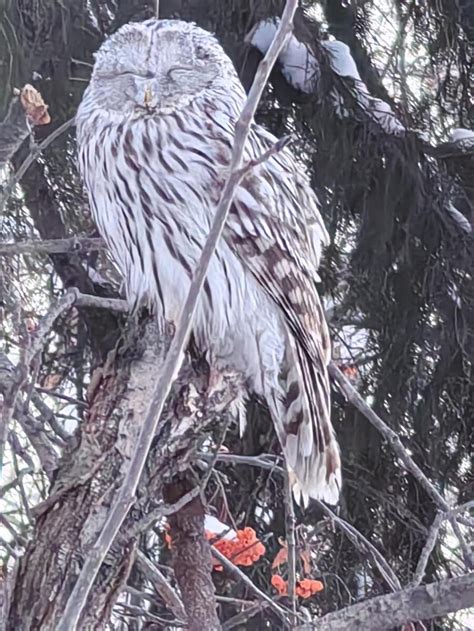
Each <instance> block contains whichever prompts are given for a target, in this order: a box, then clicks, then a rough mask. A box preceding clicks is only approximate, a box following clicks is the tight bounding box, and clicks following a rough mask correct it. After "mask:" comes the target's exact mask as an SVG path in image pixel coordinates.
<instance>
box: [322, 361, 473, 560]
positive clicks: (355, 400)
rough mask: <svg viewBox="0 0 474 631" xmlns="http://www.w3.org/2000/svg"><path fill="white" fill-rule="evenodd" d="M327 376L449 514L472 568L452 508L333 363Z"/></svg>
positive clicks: (469, 556)
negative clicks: (329, 376)
mask: <svg viewBox="0 0 474 631" xmlns="http://www.w3.org/2000/svg"><path fill="white" fill-rule="evenodd" d="M329 374H330V375H331V377H332V378H333V379H334V381H335V382H336V383H337V385H338V386H339V388H340V390H341V392H342V393H343V394H344V396H345V397H346V399H347V400H348V401H349V403H352V405H354V406H355V407H356V408H357V409H358V410H359V412H361V413H362V414H363V415H364V416H365V418H366V419H367V420H368V421H369V422H370V423H371V424H372V425H373V426H374V427H375V428H376V429H377V430H378V431H379V432H380V433H381V434H382V436H383V437H384V438H385V439H386V440H387V441H388V442H389V443H390V446H391V447H392V449H393V451H394V452H395V453H396V454H397V456H398V457H399V458H400V460H401V461H402V462H403V464H404V465H405V467H406V468H407V470H408V471H410V473H411V474H412V475H413V476H414V478H415V479H416V480H417V482H419V484H420V485H421V486H422V487H423V488H424V489H425V491H426V492H427V493H428V495H430V496H431V497H432V498H433V500H434V502H435V503H436V505H437V506H438V507H439V508H440V509H441V510H442V511H444V512H445V513H448V514H449V521H450V522H451V525H452V527H453V530H454V532H455V534H456V537H457V538H458V539H459V543H460V546H461V549H462V552H463V556H464V561H465V563H466V566H467V568H468V569H472V568H473V567H474V563H473V560H472V554H471V551H470V550H469V546H468V545H467V543H466V541H465V539H464V535H463V533H462V531H461V529H460V528H459V524H458V523H457V521H456V517H455V515H453V514H452V513H451V511H452V507H451V506H450V505H449V504H448V502H447V501H446V500H445V499H444V497H443V496H442V495H441V493H440V492H439V491H438V490H437V489H436V488H435V487H434V485H433V484H432V482H430V480H429V479H428V478H427V477H426V475H425V474H424V473H423V471H422V470H421V469H420V467H419V466H418V465H417V464H416V462H415V461H414V460H413V458H412V457H411V456H410V454H409V453H408V452H407V450H406V449H405V447H404V445H403V443H402V441H401V440H400V437H399V436H398V434H397V433H396V432H394V431H393V429H391V428H390V427H389V426H388V425H387V424H386V423H384V421H383V420H382V419H381V418H380V416H378V415H377V414H376V413H375V412H374V411H373V410H372V408H371V407H370V406H369V405H367V403H366V402H365V401H364V399H363V398H362V397H361V395H360V394H359V393H358V392H357V390H356V389H355V388H354V387H353V385H352V384H351V382H350V381H349V379H347V377H346V376H345V375H344V374H343V373H342V371H341V370H340V369H339V368H338V367H337V366H336V364H335V363H334V362H331V363H330V365H329Z"/></svg>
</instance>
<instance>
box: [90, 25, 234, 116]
mask: <svg viewBox="0 0 474 631" xmlns="http://www.w3.org/2000/svg"><path fill="white" fill-rule="evenodd" d="M236 79H237V76H236V72H235V69H234V67H233V65H232V62H231V61H230V59H229V58H228V57H227V55H226V54H225V53H224V51H223V49H222V47H221V46H220V44H219V43H218V42H217V40H216V39H215V38H214V36H213V35H211V34H210V33H208V32H207V31H205V30H203V29H201V28H199V27H198V26H196V25H195V24H191V23H188V22H182V21H180V20H148V21H146V22H141V23H132V24H127V25H126V26H124V27H122V28H121V29H120V30H119V31H117V33H115V34H114V35H112V36H111V37H110V38H109V39H108V40H107V41H106V42H104V44H103V45H102V46H101V48H100V49H99V51H98V53H97V54H96V62H95V65H94V70H93V73H92V77H91V83H90V86H89V89H88V92H89V95H88V96H90V97H93V99H94V102H95V103H96V105H98V106H99V107H101V108H104V109H107V110H110V111H114V112H117V113H120V114H129V113H131V112H134V111H137V112H138V113H139V112H140V108H142V109H143V111H150V109H151V110H153V111H158V112H166V111H176V110H179V109H181V108H183V107H185V106H186V105H188V104H189V103H190V101H192V100H193V99H194V98H196V97H197V96H199V95H200V94H202V93H203V92H205V91H206V90H210V91H212V90H213V89H216V88H217V89H222V88H223V87H225V86H226V85H227V87H229V82H230V81H231V82H232V81H235V80H236Z"/></svg>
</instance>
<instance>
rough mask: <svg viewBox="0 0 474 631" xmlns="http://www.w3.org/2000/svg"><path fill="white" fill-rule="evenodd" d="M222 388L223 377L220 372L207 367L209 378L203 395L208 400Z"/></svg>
mask: <svg viewBox="0 0 474 631" xmlns="http://www.w3.org/2000/svg"><path fill="white" fill-rule="evenodd" d="M223 388H224V376H223V374H222V372H221V371H219V370H216V369H215V368H212V367H209V377H208V382H207V388H206V392H205V395H206V397H207V398H208V399H210V398H212V396H213V395H214V394H216V393H217V392H220V391H221V390H222V389H223Z"/></svg>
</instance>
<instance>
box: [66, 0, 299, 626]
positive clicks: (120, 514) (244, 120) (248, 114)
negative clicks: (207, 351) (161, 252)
mask: <svg viewBox="0 0 474 631" xmlns="http://www.w3.org/2000/svg"><path fill="white" fill-rule="evenodd" d="M297 5H298V2H297V0H288V1H287V3H286V6H285V10H284V12H283V15H282V19H281V22H280V26H279V28H278V31H277V33H276V35H275V38H274V40H273V42H272V44H271V46H270V49H269V50H268V52H267V54H266V55H265V58H264V59H263V61H262V62H261V64H260V66H259V68H258V70H257V73H256V75H255V80H254V82H253V85H252V87H251V89H250V92H249V95H248V98H247V100H246V102H245V105H244V107H243V110H242V113H241V115H240V118H239V120H238V121H237V123H236V126H235V139H234V147H233V150H232V157H231V163H230V174H229V177H228V179H227V181H226V183H225V185H224V188H223V191H222V194H221V197H220V200H219V203H218V205H217V208H216V212H215V215H214V221H213V224H212V227H211V230H210V232H209V235H208V238H207V240H206V243H205V245H204V248H203V251H202V254H201V257H200V260H199V263H198V265H197V268H196V270H195V272H194V274H193V280H192V282H191V286H190V288H189V291H188V295H187V297H186V301H185V303H184V306H183V308H182V311H181V314H180V316H179V319H178V323H177V326H176V333H175V335H174V337H173V340H172V342H171V345H170V348H169V351H168V353H167V355H166V358H165V361H164V363H163V367H162V369H161V371H160V374H159V376H158V378H157V387H156V390H155V392H154V394H153V397H152V400H151V402H150V406H149V409H148V412H147V415H146V418H145V420H144V422H143V425H142V428H141V430H140V434H139V436H138V440H137V443H136V446H135V449H134V453H133V455H132V458H131V461H130V466H129V469H128V471H127V473H126V475H125V478H124V480H123V483H122V485H121V488H120V490H119V492H118V494H117V498H116V500H115V502H114V504H113V506H112V508H111V510H110V513H109V515H108V517H107V519H106V522H105V524H104V526H103V528H102V531H101V533H100V535H99V537H98V538H97V541H96V542H95V544H94V545H93V546H92V549H91V550H90V551H89V553H88V556H87V559H86V561H85V563H84V566H83V568H82V570H81V573H80V575H79V578H78V579H77V582H76V584H75V586H74V589H73V591H72V593H71V596H70V598H69V600H68V603H67V605H66V607H65V610H64V613H63V616H62V618H61V620H60V622H59V625H58V631H72V630H73V629H76V627H77V623H78V620H79V616H80V614H81V611H82V609H83V607H84V604H85V602H86V599H87V595H88V593H89V590H90V589H91V587H92V584H93V582H94V580H95V577H96V575H97V572H98V571H99V568H100V566H101V564H102V561H103V560H104V558H105V556H106V554H107V552H108V550H109V548H110V546H111V545H112V542H113V540H114V539H115V537H116V535H117V533H118V531H119V528H120V526H121V524H122V522H123V520H124V519H125V517H126V515H127V513H128V511H129V510H130V508H131V506H132V505H133V501H134V496H135V492H136V489H137V485H138V482H139V480H140V476H141V474H142V471H143V467H144V466H145V461H146V457H147V455H148V452H149V450H150V446H151V444H152V441H153V438H154V436H155V434H156V431H157V428H158V422H159V420H160V417H161V414H162V411H163V407H164V404H165V401H166V399H167V397H168V394H169V392H170V389H171V386H172V383H173V381H174V379H175V377H176V375H177V374H178V372H179V368H180V366H181V363H182V359H183V356H184V352H183V351H184V348H185V346H186V343H187V341H188V338H189V333H190V330H191V325H192V320H193V315H194V312H195V309H196V304H197V301H198V298H199V295H200V292H201V289H202V286H203V284H204V281H205V278H206V274H207V270H208V267H209V263H210V261H211V258H212V256H213V255H214V252H215V250H216V247H217V243H218V241H219V239H220V236H221V234H222V231H223V229H224V225H225V222H226V219H227V215H228V213H229V210H230V206H231V203H232V199H233V197H234V194H235V190H236V188H237V186H238V184H239V182H240V181H241V179H242V177H243V176H244V175H245V173H244V172H243V171H242V161H243V155H244V148H245V144H246V142H247V139H248V136H249V134H250V129H251V123H252V121H253V119H254V115H255V112H256V109H257V106H258V103H259V101H260V97H261V95H262V92H263V90H264V87H265V85H266V83H267V80H268V77H269V75H270V72H271V69H272V67H273V65H274V63H275V61H276V59H277V58H278V54H279V52H280V51H281V49H282V48H283V46H284V44H285V42H286V39H287V37H288V35H289V33H291V30H292V25H293V16H294V14H295V11H296V8H297Z"/></svg>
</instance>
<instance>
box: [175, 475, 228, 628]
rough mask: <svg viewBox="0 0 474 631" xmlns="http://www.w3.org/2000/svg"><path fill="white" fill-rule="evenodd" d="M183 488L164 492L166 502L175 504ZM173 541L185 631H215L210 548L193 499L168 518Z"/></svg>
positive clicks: (197, 503)
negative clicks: (185, 620)
mask: <svg viewBox="0 0 474 631" xmlns="http://www.w3.org/2000/svg"><path fill="white" fill-rule="evenodd" d="M182 488H183V485H178V484H174V485H172V486H170V487H168V489H167V493H166V495H167V499H168V501H176V500H177V499H179V496H180V495H181V494H182V491H181V489H182ZM169 523H170V535H171V539H172V542H173V546H172V558H173V568H174V573H175V576H176V580H177V582H178V585H179V588H180V591H181V595H182V598H183V604H184V608H185V610H186V614H187V617H188V620H189V627H188V628H189V631H202V630H203V629H206V630H209V631H219V629H220V628H221V625H220V623H219V618H218V617H217V611H216V599H215V589H214V583H213V581H212V577H211V571H212V557H211V548H210V545H209V542H208V541H207V539H206V537H205V533H204V507H203V505H202V502H201V499H200V498H199V497H196V498H195V499H194V500H192V501H191V502H189V504H187V505H186V506H185V507H184V508H182V509H181V510H180V511H178V512H177V513H175V514H174V515H171V516H170V518H169Z"/></svg>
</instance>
